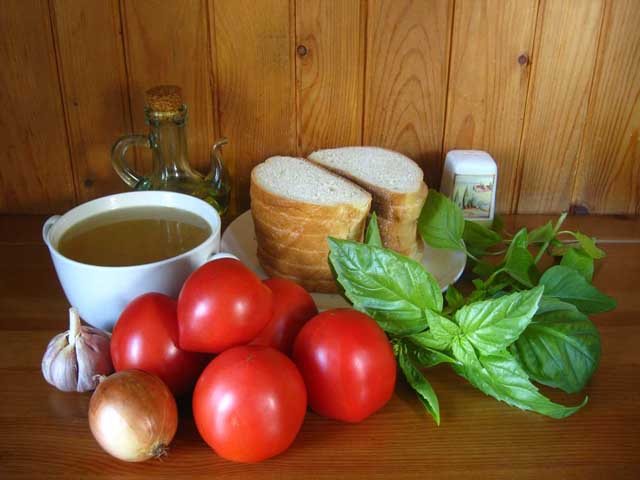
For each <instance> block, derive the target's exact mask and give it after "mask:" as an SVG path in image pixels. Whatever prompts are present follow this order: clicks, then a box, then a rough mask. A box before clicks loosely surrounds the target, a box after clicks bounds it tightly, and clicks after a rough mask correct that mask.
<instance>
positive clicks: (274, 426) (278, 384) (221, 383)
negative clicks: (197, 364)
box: [193, 346, 307, 462]
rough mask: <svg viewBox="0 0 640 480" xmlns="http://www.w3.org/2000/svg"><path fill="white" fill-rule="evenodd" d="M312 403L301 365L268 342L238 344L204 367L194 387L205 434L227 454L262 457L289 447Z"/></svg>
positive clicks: (235, 457) (239, 457) (195, 411)
mask: <svg viewBox="0 0 640 480" xmlns="http://www.w3.org/2000/svg"><path fill="white" fill-rule="evenodd" d="M306 409H307V392H306V390H305V387H304V382H303V381H302V376H301V375H300V372H298V369H297V368H296V366H295V365H294V364H293V362H292V361H291V360H289V359H288V358H287V357H286V356H285V355H284V354H282V353H280V352H279V351H277V350H274V349H273V348H269V347H263V346H243V347H235V348H232V349H230V350H227V351H225V352H224V353H222V354H220V355H218V356H217V357H216V358H215V359H214V360H212V361H211V363H210V364H209V366H208V367H207V368H206V369H205V370H204V372H202V375H201V376H200V378H199V379H198V383H197V384H196V388H195V390H194V392H193V418H194V420H195V422H196V426H197V427H198V431H199V432H200V435H201V436H202V438H203V439H204V441H205V442H207V443H208V444H209V446H210V447H211V448H213V450H215V452H216V453H217V454H218V455H220V456H221V457H223V458H226V459H227V460H233V461H236V462H259V461H261V460H265V459H267V458H270V457H273V456H274V455H278V454H279V453H282V452H284V451H285V450H286V449H287V448H289V446H290V445H291V443H292V442H293V440H294V439H295V437H296V435H297V434H298V431H299V430H300V427H301V426H302V420H303V419H304V415H305V411H306Z"/></svg>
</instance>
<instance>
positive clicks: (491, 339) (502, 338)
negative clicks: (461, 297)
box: [455, 287, 543, 354]
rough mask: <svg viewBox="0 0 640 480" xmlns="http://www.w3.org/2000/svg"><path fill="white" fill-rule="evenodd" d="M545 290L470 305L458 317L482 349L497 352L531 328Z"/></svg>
mask: <svg viewBox="0 0 640 480" xmlns="http://www.w3.org/2000/svg"><path fill="white" fill-rule="evenodd" d="M542 291H543V289H542V288H541V287H536V288H533V289H531V290H524V291H522V292H518V293H512V294H511V295H505V296H503V297H500V298H497V299H495V300H485V301H483V302H476V303H473V304H471V305H466V306H464V307H462V308H461V309H460V310H458V311H457V312H456V315H455V320H456V321H457V323H458V325H460V330H461V331H462V334H463V335H464V337H465V338H466V339H468V340H469V341H470V342H471V343H472V344H473V346H474V347H475V348H476V349H478V351H479V352H481V353H483V354H490V353H494V352H496V351H499V350H503V349H504V348H506V347H508V346H509V345H511V344H512V343H513V342H515V341H516V339H517V338H518V337H519V336H520V334H521V333H522V332H523V331H524V329H525V328H527V325H529V322H530V321H531V318H532V317H533V315H534V314H535V313H536V310H537V309H538V302H539V301H540V297H541V296H542Z"/></svg>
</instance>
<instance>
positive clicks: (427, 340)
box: [404, 330, 451, 350]
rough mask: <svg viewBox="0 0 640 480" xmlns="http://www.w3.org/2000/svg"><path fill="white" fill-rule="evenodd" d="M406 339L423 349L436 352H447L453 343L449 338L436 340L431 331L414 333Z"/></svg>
mask: <svg viewBox="0 0 640 480" xmlns="http://www.w3.org/2000/svg"><path fill="white" fill-rule="evenodd" d="M404 338H406V339H408V340H410V341H411V342H413V343H414V344H415V345H418V346H420V347H422V348H432V349H434V350H446V349H447V346H448V345H449V344H450V343H451V341H450V340H449V339H448V338H435V337H434V336H433V334H432V333H431V330H426V331H424V332H420V333H414V334H413V335H408V336H406V337H404Z"/></svg>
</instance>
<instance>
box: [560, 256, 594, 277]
mask: <svg viewBox="0 0 640 480" xmlns="http://www.w3.org/2000/svg"><path fill="white" fill-rule="evenodd" d="M560 265H562V266H565V267H568V268H571V269H573V270H575V271H576V272H578V273H579V274H580V275H582V276H583V277H584V279H585V280H587V281H588V282H591V280H592V279H593V257H591V256H589V255H588V254H587V253H586V252H585V251H584V250H582V249H577V248H572V249H570V250H568V251H567V253H565V254H564V256H563V257H562V260H561V261H560Z"/></svg>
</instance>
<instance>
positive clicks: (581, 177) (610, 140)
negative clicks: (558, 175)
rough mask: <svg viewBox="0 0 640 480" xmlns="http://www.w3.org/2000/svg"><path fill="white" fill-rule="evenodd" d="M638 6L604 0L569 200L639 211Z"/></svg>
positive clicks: (592, 207) (631, 0) (601, 209)
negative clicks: (595, 60) (572, 188)
mask: <svg viewBox="0 0 640 480" xmlns="http://www.w3.org/2000/svg"><path fill="white" fill-rule="evenodd" d="M639 25H640V4H638V2H637V1H635V0H614V1H608V2H607V3H606V6H605V16H604V22H603V25H602V37H601V40H600V49H599V52H598V61H597V66H596V73H595V79H594V85H593V93H592V95H591V103H590V106H589V113H588V114H587V124H586V127H585V133H584V141H583V145H582V154H581V158H580V163H579V168H578V178H577V182H576V187H575V190H574V202H575V203H577V204H578V205H581V206H584V207H586V208H587V210H588V211H589V212H591V213H630V214H634V213H635V214H640V27H639Z"/></svg>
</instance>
